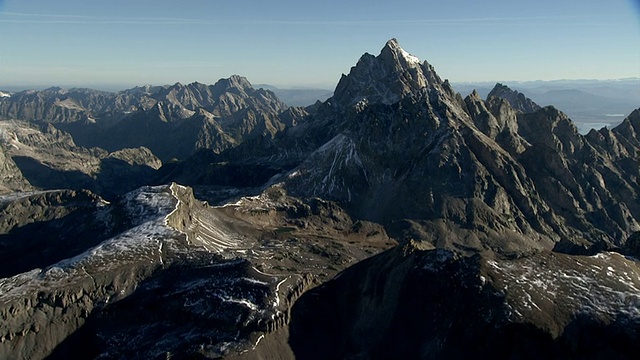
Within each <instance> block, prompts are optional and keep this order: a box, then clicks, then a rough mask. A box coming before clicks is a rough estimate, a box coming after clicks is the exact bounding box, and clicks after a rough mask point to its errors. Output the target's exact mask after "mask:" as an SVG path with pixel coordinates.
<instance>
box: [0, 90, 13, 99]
mask: <svg viewBox="0 0 640 360" xmlns="http://www.w3.org/2000/svg"><path fill="white" fill-rule="evenodd" d="M3 97H7V98H8V97H11V94H9V93H6V92H2V91H0V98H3Z"/></svg>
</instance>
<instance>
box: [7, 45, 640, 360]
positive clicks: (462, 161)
mask: <svg viewBox="0 0 640 360" xmlns="http://www.w3.org/2000/svg"><path fill="white" fill-rule="evenodd" d="M0 116H2V117H4V118H7V119H11V120H7V121H2V122H0V129H1V130H2V133H1V135H2V137H1V139H2V142H1V146H0V150H2V151H1V152H0V161H2V163H1V164H2V167H1V168H0V172H2V175H3V176H2V179H3V180H2V184H1V186H2V187H0V190H2V191H3V192H4V193H5V194H6V195H3V196H2V197H0V213H1V214H2V215H3V216H2V221H0V226H1V229H2V233H1V234H0V251H1V253H0V257H2V259H4V262H3V263H4V264H6V265H3V268H2V272H1V274H0V277H2V279H0V313H1V314H2V317H3V319H5V321H4V323H3V324H2V325H0V340H1V341H0V357H7V358H45V357H48V358H53V359H56V358H68V357H82V358H233V359H236V358H240V359H261V358H300V359H316V358H317V359H320V358H322V359H326V358H428V359H431V358H434V359H435V358H467V357H471V356H476V357H478V356H479V357H480V358H489V357H492V358H541V357H551V358H603V357H605V356H606V357H608V358H611V357H614V358H629V359H631V358H635V356H637V353H638V351H639V350H640V346H639V345H638V344H640V342H639V341H638V340H640V312H638V309H639V308H640V267H639V266H638V260H637V257H638V256H640V223H639V222H640V196H639V194H640V109H636V110H633V111H632V112H631V113H630V114H629V115H628V116H627V117H626V118H625V120H624V121H623V122H622V123H621V124H620V125H618V126H616V127H614V128H602V129H600V130H591V131H589V132H588V133H587V134H581V133H580V132H579V131H578V128H577V127H576V125H575V123H574V122H573V121H572V120H571V119H570V118H569V117H568V116H567V115H566V114H564V113H563V112H562V111H560V110H558V109H556V108H555V107H553V106H544V107H543V106H540V105H538V104H537V103H536V102H534V101H533V100H531V99H530V98H529V97H527V96H526V95H525V94H523V93H521V92H519V91H516V90H512V89H510V88H509V87H507V86H505V85H503V84H496V85H495V87H494V88H493V89H492V90H491V91H490V92H489V93H488V94H487V96H486V98H484V99H483V98H482V97H481V96H480V95H479V93H478V92H477V91H473V92H471V93H470V94H469V95H468V96H466V97H463V96H462V95H461V94H459V93H457V92H456V91H455V90H454V89H453V87H452V86H451V84H450V83H449V81H448V80H442V78H440V76H439V75H438V74H437V73H436V71H435V69H434V67H433V66H431V65H430V64H429V63H428V62H426V61H421V60H419V59H418V58H416V57H415V56H413V55H411V54H410V53H408V52H407V51H405V50H404V49H402V48H401V47H400V45H399V43H398V42H397V41H396V40H395V39H392V40H390V41H388V42H387V43H386V44H385V46H384V47H383V48H382V50H381V51H380V53H379V54H378V55H372V54H368V53H367V54H364V55H363V56H362V57H361V58H360V59H359V60H358V61H357V63H356V64H355V66H353V67H352V68H351V69H350V71H349V73H348V74H343V75H342V77H341V78H340V79H339V81H338V84H337V86H336V88H335V91H334V92H333V95H332V96H331V97H329V98H328V99H327V100H326V101H324V102H320V101H319V102H316V103H315V104H313V105H310V106H307V107H289V106H287V105H285V103H284V102H282V101H281V100H280V99H279V98H278V96H276V95H275V94H274V93H273V92H272V91H270V90H265V89H257V90H256V89H255V88H254V87H253V86H252V85H251V84H250V83H249V82H248V81H247V79H245V78H242V77H240V76H232V77H231V78H229V79H222V80H220V81H218V82H217V83H216V84H214V85H210V86H208V85H203V84H199V83H193V84H188V85H181V84H175V85H173V86H163V87H139V88H134V89H130V90H126V91H122V92H118V93H108V92H99V91H94V90H88V89H73V90H63V89H55V88H52V89H47V90H44V91H41V92H34V91H26V92H22V93H16V94H11V96H6V97H2V98H0ZM16 259H21V261H17V260H16ZM78 349H82V350H78Z"/></svg>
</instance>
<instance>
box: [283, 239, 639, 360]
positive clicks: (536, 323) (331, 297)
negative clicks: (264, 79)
mask: <svg viewBox="0 0 640 360" xmlns="http://www.w3.org/2000/svg"><path fill="white" fill-rule="evenodd" d="M607 268H608V269H616V270H604V269H607ZM636 274H638V267H637V265H636V263H635V262H634V261H631V260H628V259H625V258H624V257H622V256H620V255H618V254H615V253H607V254H600V255H598V256H592V257H587V256H579V257H575V256H569V255H562V254H552V253H546V252H543V253H540V254H537V255H535V256H531V257H528V258H524V259H519V260H497V259H492V258H490V257H486V255H484V254H479V255H476V256H473V257H459V256H457V255H456V254H455V253H452V252H449V251H446V250H423V249H421V248H420V246H419V244H416V243H410V244H407V245H405V246H402V247H397V248H395V249H393V250H390V251H387V252H385V253H383V254H380V255H378V256H375V257H373V258H371V259H368V260H365V261H363V262H361V263H359V264H357V265H355V266H353V267H351V268H349V269H348V270H346V271H344V272H342V273H341V274H340V275H338V276H337V277H336V278H335V279H334V280H332V281H329V282H327V283H326V284H324V285H322V286H320V287H318V288H315V289H313V290H310V291H309V292H307V293H306V294H304V295H303V296H302V298H301V299H300V300H299V301H298V302H297V303H296V304H295V306H294V308H293V311H292V315H291V317H292V320H291V325H290V344H291V347H292V349H293V352H294V353H295V356H296V358H302V359H336V358H363V359H389V358H404V359H443V358H447V359H451V358H455V359H462V358H470V357H476V358H483V359H484V358H498V359H507V358H509V359H510V358H518V359H520V358H526V359H529V358H531V359H533V358H567V359H576V358H581V359H598V358H602V357H614V358H616V359H633V358H635V356H636V354H637V351H638V350H640V347H639V345H638V342H637V340H638V337H639V336H640V321H639V320H638V312H637V306H638V301H640V298H639V297H638V293H637V288H638V285H640V282H638V278H637V275H636ZM627 276H629V278H627ZM611 289H615V290H614V291H611ZM559 299H562V300H561V301H558V300H559ZM614 344H615V345H614Z"/></svg>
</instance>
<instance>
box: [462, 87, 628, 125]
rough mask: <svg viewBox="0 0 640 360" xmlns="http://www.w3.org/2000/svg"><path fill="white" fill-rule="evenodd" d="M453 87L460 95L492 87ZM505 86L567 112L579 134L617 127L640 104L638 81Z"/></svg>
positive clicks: (484, 93)
mask: <svg viewBox="0 0 640 360" xmlns="http://www.w3.org/2000/svg"><path fill="white" fill-rule="evenodd" d="M453 86H454V87H455V89H456V90H458V91H460V92H462V93H470V92H471V91H473V90H474V89H475V90H476V91H478V93H479V94H480V95H481V96H486V95H487V94H488V93H489V91H490V90H491V88H492V86H493V84H492V83H455V84H453ZM509 86H510V87H512V88H514V89H516V90H519V91H521V92H524V93H526V94H527V96H529V97H530V98H531V99H533V100H534V101H535V102H537V103H539V104H541V105H543V106H546V105H553V106H555V107H556V108H558V109H560V110H562V111H563V112H565V113H567V114H568V115H569V117H570V118H571V119H572V120H573V121H574V122H575V123H576V125H577V126H578V128H579V130H580V132H581V133H583V134H585V133H587V132H588V131H589V129H592V128H596V129H599V128H601V127H603V126H608V127H613V126H615V125H618V124H619V123H620V122H622V120H624V117H625V116H627V115H628V114H629V113H630V112H631V111H633V110H634V109H636V108H637V107H638V104H640V79H638V78H631V79H620V80H557V81H531V82H513V83H509Z"/></svg>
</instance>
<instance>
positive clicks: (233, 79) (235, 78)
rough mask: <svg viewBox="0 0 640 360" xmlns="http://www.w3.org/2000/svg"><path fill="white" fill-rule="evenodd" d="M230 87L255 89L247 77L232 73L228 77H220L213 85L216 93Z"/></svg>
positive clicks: (244, 89) (220, 92)
mask: <svg viewBox="0 0 640 360" xmlns="http://www.w3.org/2000/svg"><path fill="white" fill-rule="evenodd" d="M230 89H237V90H239V91H241V92H242V91H247V90H253V85H251V83H250V82H249V80H247V78H246V77H244V76H240V75H231V76H230V77H229V78H228V79H220V80H218V82H216V83H215V84H214V85H213V92H214V94H222V93H224V92H227V91H228V90H230Z"/></svg>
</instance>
